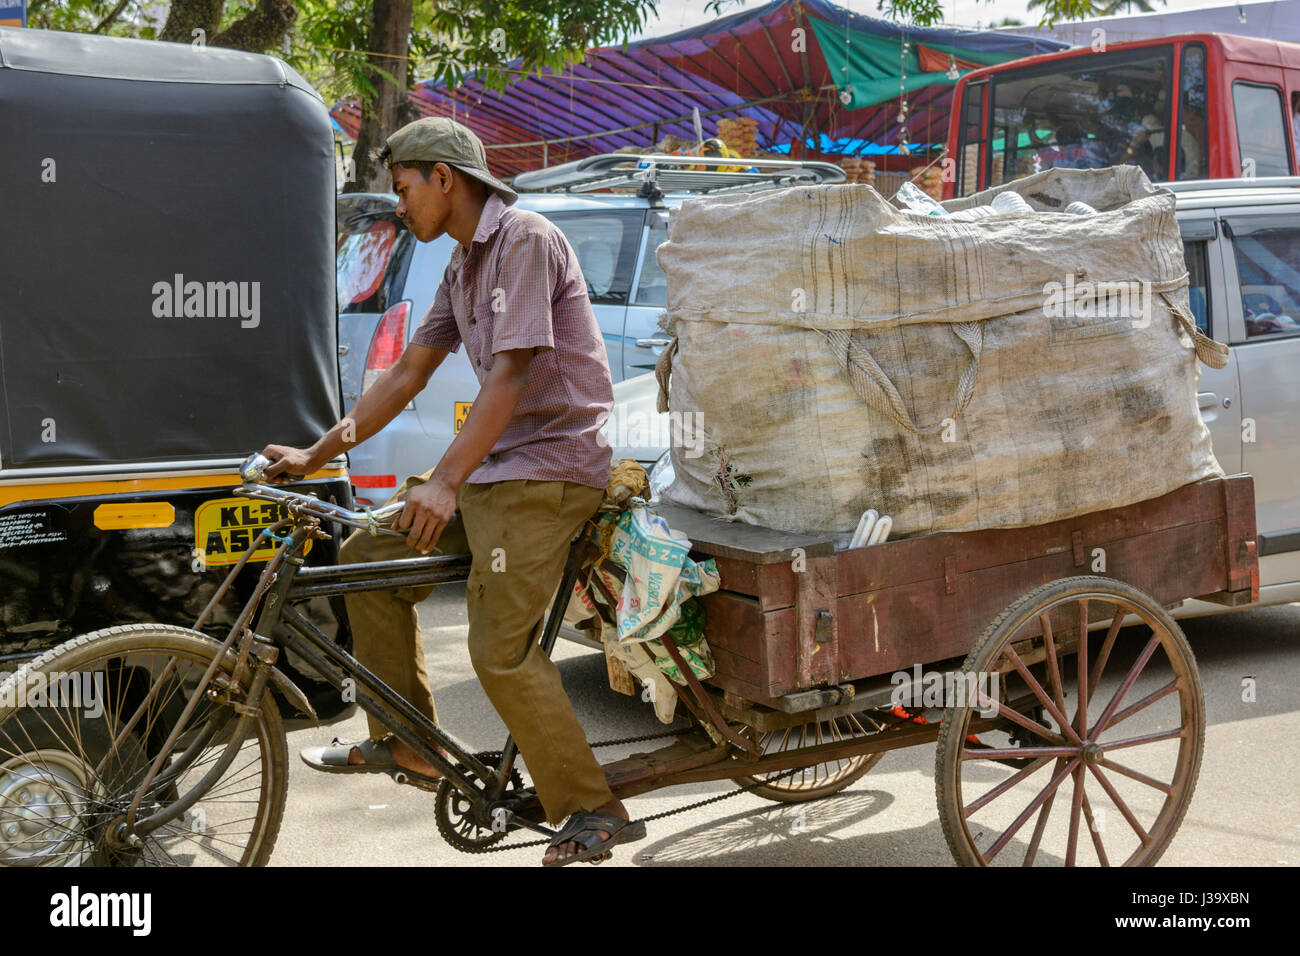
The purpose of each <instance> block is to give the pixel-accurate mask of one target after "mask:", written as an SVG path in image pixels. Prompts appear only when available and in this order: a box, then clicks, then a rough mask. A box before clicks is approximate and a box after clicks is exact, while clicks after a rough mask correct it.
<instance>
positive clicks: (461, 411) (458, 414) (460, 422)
mask: <svg viewBox="0 0 1300 956" xmlns="http://www.w3.org/2000/svg"><path fill="white" fill-rule="evenodd" d="M473 404H474V403H473V402H457V403H456V411H455V414H454V415H453V416H452V434H454V435H459V434H460V430H461V429H462V428H464V427H465V419H467V418H469V409H470V406H471V405H473Z"/></svg>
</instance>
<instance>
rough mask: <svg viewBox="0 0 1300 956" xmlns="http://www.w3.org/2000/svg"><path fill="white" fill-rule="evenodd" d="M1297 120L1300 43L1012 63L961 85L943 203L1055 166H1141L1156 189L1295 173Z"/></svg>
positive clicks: (1144, 46)
mask: <svg viewBox="0 0 1300 956" xmlns="http://www.w3.org/2000/svg"><path fill="white" fill-rule="evenodd" d="M1298 114H1300V44H1297V43H1286V42H1280V41H1277V40H1263V39H1258V38H1254V37H1239V36H1231V35H1228V34H1222V33H1188V34H1182V35H1179V36H1168V37H1159V38H1157V39H1153V40H1139V41H1134V42H1130V43H1116V44H1114V45H1113V46H1109V47H1104V48H1101V49H1093V48H1091V47H1079V48H1077V49H1072V50H1062V51H1059V52H1056V53H1046V54H1043V55H1042V56H1032V57H1026V58H1025V59H1022V60H1013V61H1012V62H1010V63H1004V64H1001V65H1000V66H991V67H986V68H984V69H980V70H972V71H971V72H970V73H968V74H966V75H965V76H963V77H962V78H961V80H960V81H959V82H958V83H957V89H956V91H955V93H954V97H953V112H952V121H951V124H950V126H949V132H948V157H951V158H952V159H954V160H955V163H953V164H951V165H949V167H948V169H949V170H950V171H951V174H952V175H950V176H945V177H944V178H945V180H948V181H947V183H946V185H945V187H944V188H945V196H946V197H948V198H951V197H953V196H967V195H970V194H971V193H973V192H978V191H979V190H981V189H987V188H989V187H990V186H997V185H1000V184H1002V183H1005V182H1010V181H1011V180H1013V179H1019V178H1020V177H1022V176H1027V175H1029V174H1030V173H1034V172H1038V171H1040V170H1043V169H1048V168H1050V167H1053V166H1069V167H1074V168H1081V169H1087V168H1096V167H1101V166H1113V165H1118V164H1120V163H1137V164H1138V165H1139V166H1141V167H1142V168H1143V169H1145V170H1146V173H1147V176H1149V177H1150V178H1151V180H1152V181H1153V182H1168V181H1170V180H1178V179H1224V178H1228V179H1231V178H1236V177H1241V176H1245V177H1255V176H1290V175H1296V174H1300V167H1298V166H1297V162H1298V157H1297V152H1298V151H1300V144H1298V143H1297V136H1298V135H1300V116H1298ZM1171 130H1174V131H1177V133H1176V135H1173V136H1171V135H1170V131H1171ZM1175 144H1176V145H1175Z"/></svg>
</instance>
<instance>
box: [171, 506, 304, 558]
mask: <svg viewBox="0 0 1300 956" xmlns="http://www.w3.org/2000/svg"><path fill="white" fill-rule="evenodd" d="M288 516H289V513H288V511H286V510H285V507H284V505H282V504H277V503H276V502H274V501H250V500H249V499H248V498H214V499H212V500H211V501H205V502H204V503H203V504H201V505H199V508H198V510H197V511H195V512H194V552H195V554H194V556H195V560H196V563H200V564H201V565H202V566H206V567H219V566H221V565H223V564H234V563H235V562H236V561H238V560H239V559H240V558H242V557H243V556H244V552H245V551H247V550H248V549H249V548H250V547H252V546H253V545H254V544H256V545H257V550H255V551H254V552H253V554H252V556H251V557H250V558H249V559H248V560H249V561H265V560H267V559H268V558H269V557H271V555H272V554H274V553H275V549H276V548H278V547H279V546H280V542H278V541H272V540H270V539H268V538H266V537H263V536H262V535H261V531H262V529H263V528H266V527H268V526H270V525H273V524H275V523H276V522H277V521H279V520H280V519H282V518H287V517H288ZM285 530H286V531H287V530H288V529H285ZM311 545H312V542H311V541H308V542H307V546H306V547H305V548H304V549H303V554H306V553H307V552H308V551H310V550H311Z"/></svg>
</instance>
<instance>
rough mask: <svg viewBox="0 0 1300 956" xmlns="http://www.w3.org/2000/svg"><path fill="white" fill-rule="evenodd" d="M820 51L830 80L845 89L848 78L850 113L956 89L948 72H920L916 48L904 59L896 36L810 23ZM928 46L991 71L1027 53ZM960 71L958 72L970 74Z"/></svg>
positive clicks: (816, 22)
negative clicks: (923, 92)
mask: <svg viewBox="0 0 1300 956" xmlns="http://www.w3.org/2000/svg"><path fill="white" fill-rule="evenodd" d="M808 22H809V23H810V24H811V25H812V28H813V34H814V35H815V36H816V38H817V46H818V47H819V48H820V49H821V52H822V56H823V57H824V58H825V60H826V66H827V68H828V69H829V70H830V73H831V76H833V77H835V78H836V79H837V80H838V81H839V82H840V83H841V84H843V83H844V82H845V80H846V79H847V83H848V85H849V86H850V87H851V98H850V99H849V102H848V103H847V104H846V105H845V106H844V108H845V109H846V110H856V109H862V108H864V107H867V106H875V105H877V104H878V103H883V102H885V101H886V100H892V99H896V98H897V97H898V96H899V94H900V93H911V92H912V91H913V90H919V89H922V88H924V87H927V86H935V85H936V84H941V83H946V84H948V85H952V84H954V83H955V82H956V80H953V79H951V78H950V77H949V76H948V73H947V72H946V71H943V72H939V73H922V72H921V58H920V56H919V54H918V53H917V51H916V46H915V45H912V46H911V47H910V48H909V49H908V51H907V55H906V57H904V56H902V55H901V45H902V44H901V43H900V42H899V41H898V40H897V39H894V38H892V37H882V36H876V35H874V34H871V33H864V32H862V31H860V30H848V31H847V38H848V42H847V43H846V42H845V34H846V31H845V30H844V28H843V27H837V26H835V25H834V24H831V23H828V22H827V21H825V20H818V19H816V18H809V21H808ZM925 45H926V46H928V47H930V48H931V49H934V50H939V51H940V52H942V53H949V54H951V55H952V56H954V57H957V58H959V59H962V60H967V61H969V62H971V63H979V64H980V65H981V66H992V65H994V64H996V63H1005V62H1007V61H1008V60H1015V59H1019V58H1020V57H1021V56H1023V54H1019V53H1001V52H992V51H986V50H969V49H963V48H961V47H955V46H946V45H944V44H940V43H926V44H925ZM846 50H847V51H848V73H847V77H846V74H845V71H844V65H845V51H846ZM968 72H970V71H969V70H959V71H958V73H959V74H961V73H968Z"/></svg>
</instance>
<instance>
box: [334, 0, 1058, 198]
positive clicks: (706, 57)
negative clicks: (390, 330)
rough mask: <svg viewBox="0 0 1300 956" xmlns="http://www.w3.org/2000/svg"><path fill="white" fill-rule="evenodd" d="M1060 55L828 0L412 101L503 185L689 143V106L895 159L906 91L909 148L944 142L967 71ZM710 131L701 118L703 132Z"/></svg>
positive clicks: (426, 91)
mask: <svg viewBox="0 0 1300 956" xmlns="http://www.w3.org/2000/svg"><path fill="white" fill-rule="evenodd" d="M905 43H906V44H907V47H906V49H905V48H904V44H905ZM1064 47H1065V44H1063V43H1061V42H1059V41H1056V40H1051V39H1046V38H1031V37H1022V36H1015V35H1009V34H1000V33H994V32H991V31H977V30H964V29H948V28H939V27H934V28H913V27H903V26H899V25H897V24H894V23H890V22H888V21H886V20H880V19H877V18H875V17H868V16H861V15H859V14H855V13H852V12H851V11H849V10H846V9H845V8H843V7H839V6H836V5H834V4H832V3H828V2H826V0H773V2H771V3H767V4H765V5H763V6H759V7H755V8H754V9H752V10H742V11H740V12H738V13H734V14H732V15H731V16H728V17H723V18H721V19H719V20H714V21H712V22H710V23H706V24H703V25H701V26H698V27H692V28H690V29H688V30H682V31H679V32H677V33H673V34H670V35H668V36H663V37H650V38H647V39H644V40H639V41H637V42H636V43H631V44H628V46H627V47H626V49H624V48H621V47H601V48H598V49H593V50H588V51H587V54H586V58H585V60H584V61H583V62H582V63H580V64H577V65H575V66H572V67H569V68H566V69H565V70H563V71H561V72H555V73H552V72H549V71H546V72H543V73H542V74H540V75H536V74H534V75H528V76H522V77H521V78H520V79H519V81H518V82H516V83H514V84H513V85H512V86H510V87H509V88H508V89H506V90H505V91H504V92H500V93H498V92H495V91H490V90H488V89H486V88H485V87H484V85H483V83H482V82H481V81H480V80H478V79H475V78H473V77H471V78H469V79H468V80H467V81H466V82H465V83H464V84H462V85H461V86H458V87H455V88H453V89H449V88H447V87H446V86H444V85H442V84H441V83H435V82H426V83H423V84H420V85H419V86H418V87H417V88H416V89H415V90H414V91H412V94H411V96H412V99H413V101H414V103H415V105H416V107H417V109H418V110H419V112H420V113H421V115H424V116H450V117H452V118H454V119H457V120H459V121H461V122H463V123H465V124H467V125H468V126H470V127H471V128H472V129H473V130H474V131H475V132H476V133H477V134H478V135H479V137H480V138H481V139H482V140H483V141H484V143H485V144H486V145H487V146H488V161H489V164H490V165H491V166H492V168H493V171H494V172H495V173H497V174H498V175H502V176H512V175H514V174H515V173H518V172H521V171H523V170H525V169H535V168H537V167H540V166H543V165H553V164H555V163H559V162H565V161H567V160H570V159H575V158H578V157H581V156H586V155H590V154H592V153H600V152H612V151H614V150H617V149H624V148H628V147H635V148H645V147H648V146H650V145H652V144H653V143H655V142H657V141H658V140H659V139H660V138H661V137H662V136H664V135H666V134H674V135H677V136H680V137H683V138H687V139H693V138H694V128H693V121H692V118H691V110H692V108H698V109H699V110H700V112H701V113H702V114H704V115H705V117H706V120H707V118H708V117H709V116H710V115H711V114H712V115H725V116H748V117H752V118H753V119H755V120H757V121H758V138H759V142H760V145H761V146H762V147H764V148H768V149H771V148H773V147H774V146H777V145H779V144H786V143H790V142H796V143H803V142H806V141H808V140H809V139H810V138H811V139H812V140H813V141H814V142H817V141H818V140H819V137H820V135H821V134H825V135H826V136H827V137H829V138H830V139H831V140H836V141H848V142H850V143H854V144H855V151H857V152H882V151H885V150H882V149H880V146H882V145H887V146H889V150H888V151H897V145H898V141H899V131H900V125H903V124H900V123H899V122H898V114H899V99H900V95H902V96H905V97H906V98H907V101H908V105H909V116H908V119H907V122H906V126H907V134H908V135H907V142H910V143H913V144H931V143H941V142H943V141H944V140H945V139H946V136H947V128H948V104H949V102H950V100H951V97H952V86H953V84H954V83H955V81H956V78H957V77H958V76H959V75H960V74H961V73H963V72H966V71H968V70H970V69H973V68H975V67H977V66H985V65H989V64H993V63H1002V62H1005V61H1007V60H1014V59H1019V58H1021V57H1025V56H1032V55H1034V54H1036V53H1047V52H1050V51H1053V50H1058V49H1062V48H1064ZM510 67H511V68H512V69H516V70H517V69H519V67H520V61H518V60H514V61H511V64H510ZM846 87H847V88H848V90H847V91H848V94H849V96H848V102H847V103H845V102H843V101H842V100H841V97H840V93H841V91H843V90H844V89H845V88H846ZM334 117H335V119H337V120H338V122H339V123H340V124H341V125H342V126H343V128H344V129H345V130H347V132H348V133H349V134H350V135H355V132H356V129H357V127H358V125H359V120H358V114H357V107H356V104H355V103H354V102H345V103H341V104H339V105H338V106H336V107H335V109H334ZM712 126H713V123H712V122H708V121H706V122H705V124H704V128H705V133H706V135H709V134H711V132H712ZM868 147H874V148H871V149H868Z"/></svg>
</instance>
